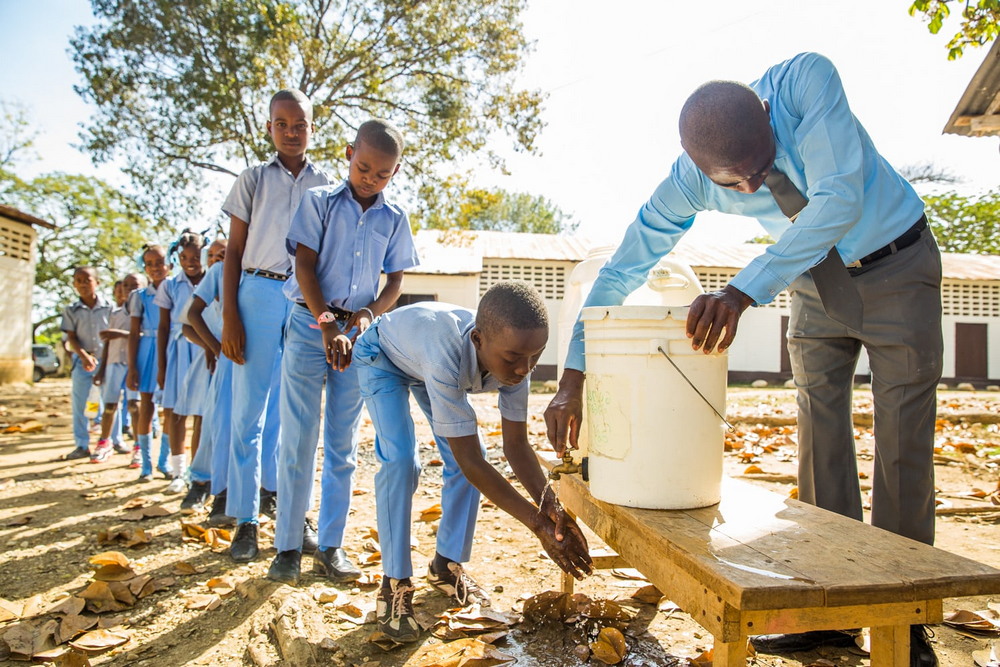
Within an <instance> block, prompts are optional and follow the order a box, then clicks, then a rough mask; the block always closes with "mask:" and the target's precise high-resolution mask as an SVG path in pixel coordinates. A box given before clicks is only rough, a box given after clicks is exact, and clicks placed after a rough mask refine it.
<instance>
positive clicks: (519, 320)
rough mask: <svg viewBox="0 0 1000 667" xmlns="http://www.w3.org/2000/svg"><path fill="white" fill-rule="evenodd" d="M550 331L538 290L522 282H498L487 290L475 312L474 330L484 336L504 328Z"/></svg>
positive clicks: (547, 315) (543, 303) (546, 313)
mask: <svg viewBox="0 0 1000 667" xmlns="http://www.w3.org/2000/svg"><path fill="white" fill-rule="evenodd" d="M508 327H509V328H511V329H518V330H521V331H530V330H534V329H548V328H549V314H548V311H547V310H546V309H545V302H544V301H542V296H541V295H540V294H539V293H538V291H537V290H536V289H535V288H534V287H532V286H531V285H529V284H528V283H526V282H524V281H521V280H501V281H500V282H498V283H495V284H494V285H493V286H492V287H490V288H489V289H488V290H486V294H484V295H483V298H482V299H480V300H479V309H478V310H477V311H476V328H477V329H479V330H480V331H482V332H483V333H485V334H487V335H488V334H492V333H496V332H499V331H502V330H503V329H505V328H508Z"/></svg>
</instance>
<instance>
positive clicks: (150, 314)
mask: <svg viewBox="0 0 1000 667" xmlns="http://www.w3.org/2000/svg"><path fill="white" fill-rule="evenodd" d="M163 282H166V279H164V281H163ZM160 286H161V287H162V286H163V283H162V282H161V283H160ZM158 291H159V288H157V287H155V286H153V285H152V284H149V285H147V286H146V287H143V288H142V289H137V290H135V291H134V292H132V293H131V294H129V295H128V314H129V316H130V317H138V318H140V319H141V322H140V324H139V329H140V331H141V332H142V334H143V335H144V336H155V335H156V330H157V327H159V326H160V308H159V307H158V306H156V305H155V304H154V303H153V301H154V300H155V299H156V293H157V292H158Z"/></svg>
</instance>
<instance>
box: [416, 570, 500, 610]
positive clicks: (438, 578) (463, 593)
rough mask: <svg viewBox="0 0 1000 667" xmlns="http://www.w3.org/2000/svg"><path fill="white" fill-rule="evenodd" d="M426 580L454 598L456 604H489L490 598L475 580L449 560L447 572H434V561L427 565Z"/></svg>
mask: <svg viewBox="0 0 1000 667" xmlns="http://www.w3.org/2000/svg"><path fill="white" fill-rule="evenodd" d="M427 582H428V583H429V584H430V585H431V586H433V587H434V588H436V589H438V590H439V591H441V592H442V593H444V594H445V595H447V596H449V597H452V598H454V599H455V600H456V601H457V602H458V604H460V605H461V606H463V607H467V606H469V605H471V604H478V605H479V606H481V607H489V606H490V598H489V596H488V595H486V593H485V592H483V589H482V588H480V587H479V584H477V583H476V580H475V579H473V578H472V577H470V576H469V573H468V572H466V571H465V568H463V567H462V566H461V565H460V564H458V563H456V562H454V561H451V562H449V563H448V571H447V572H443V573H442V572H435V571H434V563H433V562H431V564H430V565H429V566H428V567H427Z"/></svg>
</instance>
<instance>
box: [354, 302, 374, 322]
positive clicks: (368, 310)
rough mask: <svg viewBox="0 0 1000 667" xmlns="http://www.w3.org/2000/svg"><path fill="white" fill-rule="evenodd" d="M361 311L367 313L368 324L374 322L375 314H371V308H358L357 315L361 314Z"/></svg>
mask: <svg viewBox="0 0 1000 667" xmlns="http://www.w3.org/2000/svg"><path fill="white" fill-rule="evenodd" d="M362 310H364V311H367V312H368V320H369V321H370V322H374V321H375V313H373V312H372V309H371V308H369V307H368V306H363V307H361V308H358V312H359V313H360V312H361V311H362Z"/></svg>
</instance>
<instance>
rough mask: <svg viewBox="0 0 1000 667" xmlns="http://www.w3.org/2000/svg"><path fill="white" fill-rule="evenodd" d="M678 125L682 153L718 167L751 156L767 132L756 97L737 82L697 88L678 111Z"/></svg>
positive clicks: (766, 118) (767, 123)
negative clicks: (708, 161) (718, 164)
mask: <svg viewBox="0 0 1000 667" xmlns="http://www.w3.org/2000/svg"><path fill="white" fill-rule="evenodd" d="M679 125H680V133H681V145H682V146H683V147H684V150H685V151H687V152H688V153H689V154H691V153H695V154H697V155H698V156H700V157H701V158H703V159H708V160H712V161H716V162H720V161H721V163H733V162H739V161H740V160H743V159H745V158H747V157H750V156H752V155H753V154H754V152H755V151H756V150H759V148H760V142H761V138H762V137H763V136H767V134H768V133H769V132H770V119H769V116H768V113H767V111H766V110H765V109H764V105H763V103H762V102H761V99H760V97H759V96H758V95H757V93H756V92H755V91H754V90H753V88H751V87H750V86H748V85H746V84H744V83H740V82H739V81H709V82H708V83H703V84H702V85H700V86H698V88H697V89H696V90H695V91H694V92H693V93H691V96H690V97H688V99H687V101H686V102H685V103H684V107H683V108H682V109H681V115H680V122H679Z"/></svg>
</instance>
